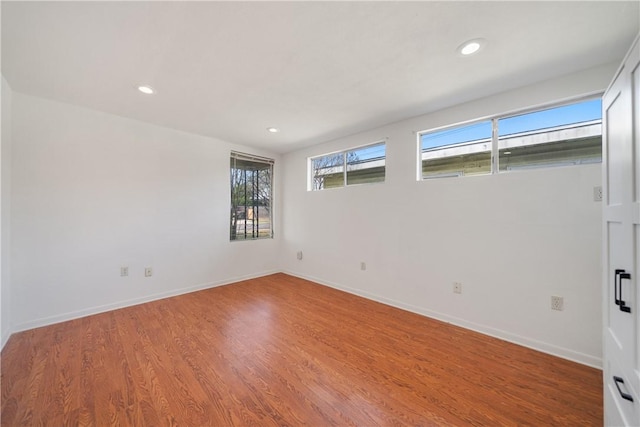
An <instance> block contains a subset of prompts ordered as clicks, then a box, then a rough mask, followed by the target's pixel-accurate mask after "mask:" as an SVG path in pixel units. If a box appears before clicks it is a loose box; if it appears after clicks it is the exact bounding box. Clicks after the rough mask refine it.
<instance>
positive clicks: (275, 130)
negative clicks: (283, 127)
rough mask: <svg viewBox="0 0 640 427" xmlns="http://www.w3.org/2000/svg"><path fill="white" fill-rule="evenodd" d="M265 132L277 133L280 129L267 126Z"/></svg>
mask: <svg viewBox="0 0 640 427" xmlns="http://www.w3.org/2000/svg"><path fill="white" fill-rule="evenodd" d="M267 132H271V133H278V132H280V129H278V128H273V127H271V128H267Z"/></svg>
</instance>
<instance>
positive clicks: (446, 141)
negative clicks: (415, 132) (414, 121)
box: [420, 121, 492, 179]
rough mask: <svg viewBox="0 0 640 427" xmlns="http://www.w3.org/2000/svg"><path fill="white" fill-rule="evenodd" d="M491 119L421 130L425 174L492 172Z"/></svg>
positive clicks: (462, 174) (429, 175) (453, 174)
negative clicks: (437, 129)
mask: <svg viewBox="0 0 640 427" xmlns="http://www.w3.org/2000/svg"><path fill="white" fill-rule="evenodd" d="M491 127H492V125H491V121H483V122H478V123H473V124H470V125H464V126H457V127H454V128H449V129H444V130H440V131H435V132H427V133H422V134H420V147H421V150H420V154H421V164H422V178H423V179H426V178H438V177H446V176H464V175H479V174H487V173H491V132H492V131H491Z"/></svg>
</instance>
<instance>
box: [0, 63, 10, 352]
mask: <svg viewBox="0 0 640 427" xmlns="http://www.w3.org/2000/svg"><path fill="white" fill-rule="evenodd" d="M0 97H1V98H2V106H1V109H2V110H1V111H2V124H1V127H2V144H1V148H0V160H1V164H0V171H1V175H0V184H1V185H0V189H1V196H2V197H1V198H0V348H2V347H4V345H5V343H6V342H7V340H8V339H9V335H11V324H10V310H11V306H10V302H11V276H10V271H11V270H10V267H11V264H10V254H11V248H10V241H11V240H10V236H11V230H10V225H11V216H10V213H11V98H12V92H11V88H10V87H9V84H8V83H7V81H6V80H5V79H4V76H3V77H2V88H1V89H0Z"/></svg>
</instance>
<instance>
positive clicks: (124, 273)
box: [120, 266, 129, 277]
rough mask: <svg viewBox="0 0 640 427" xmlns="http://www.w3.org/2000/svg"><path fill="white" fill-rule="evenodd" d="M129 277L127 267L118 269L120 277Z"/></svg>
mask: <svg viewBox="0 0 640 427" xmlns="http://www.w3.org/2000/svg"><path fill="white" fill-rule="evenodd" d="M128 275H129V267H127V266H122V267H120V276H121V277H125V276H128Z"/></svg>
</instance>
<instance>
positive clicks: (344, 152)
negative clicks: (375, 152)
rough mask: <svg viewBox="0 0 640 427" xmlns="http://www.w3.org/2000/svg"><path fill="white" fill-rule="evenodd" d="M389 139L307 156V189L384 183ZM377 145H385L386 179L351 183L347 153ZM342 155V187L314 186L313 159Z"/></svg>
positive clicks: (319, 189) (320, 189) (323, 189)
mask: <svg viewBox="0 0 640 427" xmlns="http://www.w3.org/2000/svg"><path fill="white" fill-rule="evenodd" d="M387 139H388V138H383V139H381V140H378V141H376V142H371V143H367V144H363V145H358V146H355V147H350V148H347V149H344V150H338V151H332V152H329V153H324V154H319V155H317V156H312V157H308V158H307V191H312V192H315V191H325V190H335V189H338V188H345V187H353V186H358V185H372V184H382V183H384V182H385V181H386V166H387ZM376 145H384V162H385V163H384V166H385V177H384V178H385V179H384V180H382V181H379V182H364V183H358V184H349V183H348V182H347V166H348V164H349V162H348V161H347V153H349V152H351V151H356V150H362V149H365V148H368V147H374V146H376ZM339 154H341V155H342V179H343V183H342V186H340V187H331V188H314V178H315V177H314V169H313V161H314V160H316V159H319V158H321V157H328V156H335V155H339Z"/></svg>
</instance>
